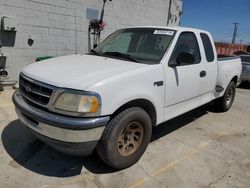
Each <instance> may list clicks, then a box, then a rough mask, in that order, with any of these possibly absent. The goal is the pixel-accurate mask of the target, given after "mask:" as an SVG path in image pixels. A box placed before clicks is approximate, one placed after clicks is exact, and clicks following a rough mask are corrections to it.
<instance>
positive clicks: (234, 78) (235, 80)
mask: <svg viewBox="0 0 250 188" xmlns="http://www.w3.org/2000/svg"><path fill="white" fill-rule="evenodd" d="M231 81H233V82H234V83H235V84H237V82H238V77H237V76H235V77H233V79H232V80H231Z"/></svg>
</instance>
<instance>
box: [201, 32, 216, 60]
mask: <svg viewBox="0 0 250 188" xmlns="http://www.w3.org/2000/svg"><path fill="white" fill-rule="evenodd" d="M200 35H201V40H202V43H203V46H204V50H205V54H206V58H207V61H208V62H213V61H214V50H213V46H212V44H211V40H210V39H209V37H208V35H207V34H205V33H201V34H200Z"/></svg>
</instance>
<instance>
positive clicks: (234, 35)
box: [232, 23, 239, 44]
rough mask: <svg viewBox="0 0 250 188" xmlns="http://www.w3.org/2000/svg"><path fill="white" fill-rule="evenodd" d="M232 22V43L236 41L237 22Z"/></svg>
mask: <svg viewBox="0 0 250 188" xmlns="http://www.w3.org/2000/svg"><path fill="white" fill-rule="evenodd" d="M233 24H234V33H233V39H232V44H235V42H236V37H237V35H238V28H239V23H233Z"/></svg>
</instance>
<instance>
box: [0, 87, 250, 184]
mask: <svg viewBox="0 0 250 188" xmlns="http://www.w3.org/2000/svg"><path fill="white" fill-rule="evenodd" d="M12 93H13V91H12V90H10V89H7V90H6V91H5V92H3V93H1V94H0V132H1V141H0V153H1V155H0V167H1V168H0V187H1V188H7V187H18V188H20V187H24V188H29V187H30V188H33V187H44V188H45V187H46V188H47V187H49V188H50V187H60V188H61V187H62V188H67V187H73V188H77V187H81V188H82V187H107V188H110V187H115V188H119V187H129V188H135V187H154V188H156V187H175V188H178V187H180V188H181V187H185V188H188V187H190V188H195V187H204V188H205V187H218V188H231V187H232V188H234V187H245V188H249V187H250V87H249V85H248V86H246V85H245V87H243V88H238V89H237V95H236V99H235V103H234V105H233V107H232V108H231V110H230V111H229V112H227V113H214V112H211V111H210V110H209V109H210V107H209V105H206V106H203V107H201V108H199V109H196V110H193V111H191V112H189V113H187V114H184V115H182V116H180V117H178V118H175V119H174V120H171V121H169V122H166V123H164V124H162V125H160V126H159V127H157V128H155V130H154V132H153V138H152V142H151V143H150V145H149V147H148V149H147V151H146V152H145V154H144V155H143V157H142V158H141V160H140V161H139V162H138V163H137V164H135V165H134V166H132V167H130V168H128V169H125V170H122V171H114V170H112V169H111V168H109V167H107V166H106V165H105V164H103V163H102V162H101V161H100V160H99V158H98V157H97V155H96V154H95V153H94V154H92V155H91V156H89V157H84V158H77V157H71V156H67V155H64V154H61V153H58V152H56V151H55V150H53V149H51V148H50V147H48V146H47V145H45V144H43V143H42V142H40V141H38V140H36V139H35V138H34V137H33V136H32V135H31V134H30V133H29V132H28V130H27V129H26V128H25V127H24V126H22V125H21V124H20V122H19V121H18V120H17V117H16V115H15V112H14V107H13V104H12V102H11V95H12Z"/></svg>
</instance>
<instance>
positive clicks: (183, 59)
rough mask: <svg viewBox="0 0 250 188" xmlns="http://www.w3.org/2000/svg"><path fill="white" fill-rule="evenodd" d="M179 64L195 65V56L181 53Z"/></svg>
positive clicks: (178, 59) (178, 58)
mask: <svg viewBox="0 0 250 188" xmlns="http://www.w3.org/2000/svg"><path fill="white" fill-rule="evenodd" d="M176 61H177V64H178V65H181V64H184V65H185V64H194V61H195V57H194V54H193V53H191V52H181V53H179V55H178V56H177V60H176Z"/></svg>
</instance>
